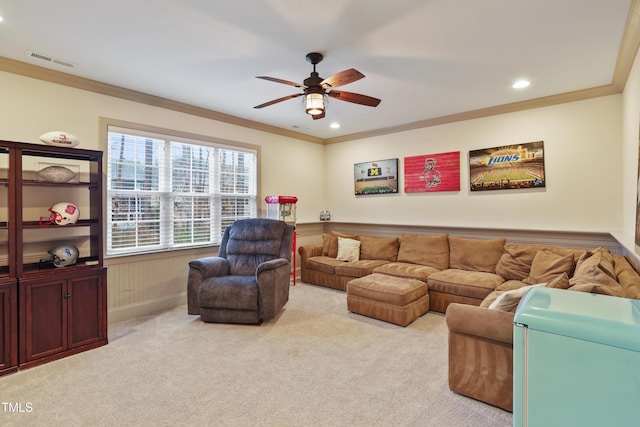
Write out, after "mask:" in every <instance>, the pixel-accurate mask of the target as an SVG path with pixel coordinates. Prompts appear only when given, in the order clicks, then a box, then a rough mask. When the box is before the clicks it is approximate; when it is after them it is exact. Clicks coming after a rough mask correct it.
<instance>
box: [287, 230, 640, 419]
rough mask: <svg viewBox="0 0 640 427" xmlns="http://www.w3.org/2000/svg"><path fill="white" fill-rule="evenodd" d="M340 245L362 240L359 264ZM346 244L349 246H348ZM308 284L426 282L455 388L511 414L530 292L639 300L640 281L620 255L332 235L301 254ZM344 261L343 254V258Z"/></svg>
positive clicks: (491, 242) (494, 242)
mask: <svg viewBox="0 0 640 427" xmlns="http://www.w3.org/2000/svg"><path fill="white" fill-rule="evenodd" d="M340 239H348V240H358V241H359V242H360V243H359V245H360V248H359V249H360V253H359V255H360V256H359V258H358V259H357V260H352V261H341V260H339V259H338V258H339V255H340V254H338V252H339V251H338V250H339V249H340V248H339V245H338V243H339V242H340ZM343 242H344V240H343ZM299 253H300V255H301V279H302V281H304V282H307V283H312V284H317V285H322V286H328V287H331V288H335V289H340V290H346V288H347V284H348V282H349V281H350V280H352V279H354V278H358V277H364V276H367V275H369V274H372V273H377V274H385V275H390V276H396V277H401V278H410V279H418V280H421V281H423V282H425V283H426V285H427V289H428V295H429V300H430V309H431V310H434V311H438V312H441V313H446V322H447V325H448V327H449V387H450V389H451V390H453V391H455V392H458V393H460V394H464V395H466V396H469V397H472V398H475V399H478V400H481V401H484V402H487V403H489V404H492V405H494V406H498V407H500V408H503V409H505V410H508V411H511V410H512V407H513V399H512V395H513V319H514V312H515V310H516V308H517V304H518V302H519V299H520V298H521V297H522V294H523V292H524V291H526V289H528V288H527V287H529V286H534V285H537V286H550V287H556V288H561V289H568V290H571V291H582V292H592V293H599V294H606V295H611V296H616V297H626V298H634V299H640V275H638V273H637V272H636V271H635V270H634V269H633V267H631V265H630V264H629V262H628V261H627V260H626V259H625V258H624V257H623V256H621V255H617V254H612V253H610V252H609V251H608V250H606V249H603V248H596V249H592V250H584V249H569V248H562V247H556V246H544V245H530V244H516V243H506V241H505V239H466V238H460V237H456V236H451V235H446V234H442V235H436V236H426V235H425V236H423V235H412V234H403V235H402V236H401V237H399V238H395V237H373V236H352V235H345V234H340V233H337V232H331V233H327V234H324V235H323V243H322V244H314V245H305V246H302V247H300V248H299ZM342 255H344V254H342Z"/></svg>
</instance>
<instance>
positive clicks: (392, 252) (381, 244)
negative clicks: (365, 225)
mask: <svg viewBox="0 0 640 427" xmlns="http://www.w3.org/2000/svg"><path fill="white" fill-rule="evenodd" d="M358 239H359V240H360V242H361V244H360V259H382V260H385V261H396V260H397V259H398V246H399V243H400V239H398V238H397V237H372V236H358Z"/></svg>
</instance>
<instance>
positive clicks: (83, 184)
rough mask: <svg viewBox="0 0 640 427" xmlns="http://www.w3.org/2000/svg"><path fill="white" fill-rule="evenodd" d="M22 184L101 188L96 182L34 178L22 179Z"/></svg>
mask: <svg viewBox="0 0 640 427" xmlns="http://www.w3.org/2000/svg"><path fill="white" fill-rule="evenodd" d="M22 185H27V186H38V187H56V188H64V187H88V188H90V189H97V188H99V184H98V183H96V182H50V181H37V180H34V179H28V180H22Z"/></svg>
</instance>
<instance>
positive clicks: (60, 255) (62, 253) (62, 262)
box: [47, 245, 79, 267]
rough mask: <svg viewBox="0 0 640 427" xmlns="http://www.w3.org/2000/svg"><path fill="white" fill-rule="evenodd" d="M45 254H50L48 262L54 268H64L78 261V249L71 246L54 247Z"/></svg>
mask: <svg viewBox="0 0 640 427" xmlns="http://www.w3.org/2000/svg"><path fill="white" fill-rule="evenodd" d="M47 252H49V253H50V254H51V259H50V262H51V263H53V265H55V266H56V267H66V266H68V265H73V264H75V263H76V262H77V261H78V255H79V251H78V248H76V247H75V246H73V245H58V246H54V247H53V248H51V249H49V250H48V251H47Z"/></svg>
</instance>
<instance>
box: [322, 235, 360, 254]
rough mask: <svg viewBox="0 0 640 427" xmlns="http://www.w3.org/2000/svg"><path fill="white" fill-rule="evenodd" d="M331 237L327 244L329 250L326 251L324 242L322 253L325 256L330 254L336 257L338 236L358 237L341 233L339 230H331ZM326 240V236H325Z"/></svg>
mask: <svg viewBox="0 0 640 427" xmlns="http://www.w3.org/2000/svg"><path fill="white" fill-rule="evenodd" d="M330 236H331V238H330V239H329V242H328V245H327V252H326V253H325V252H324V244H323V250H322V255H324V256H328V257H330V258H335V257H336V256H338V237H345V238H347V239H357V237H356V236H352V235H349V234H344V233H340V232H339V231H334V230H331V235H330ZM323 241H324V238H323Z"/></svg>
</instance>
